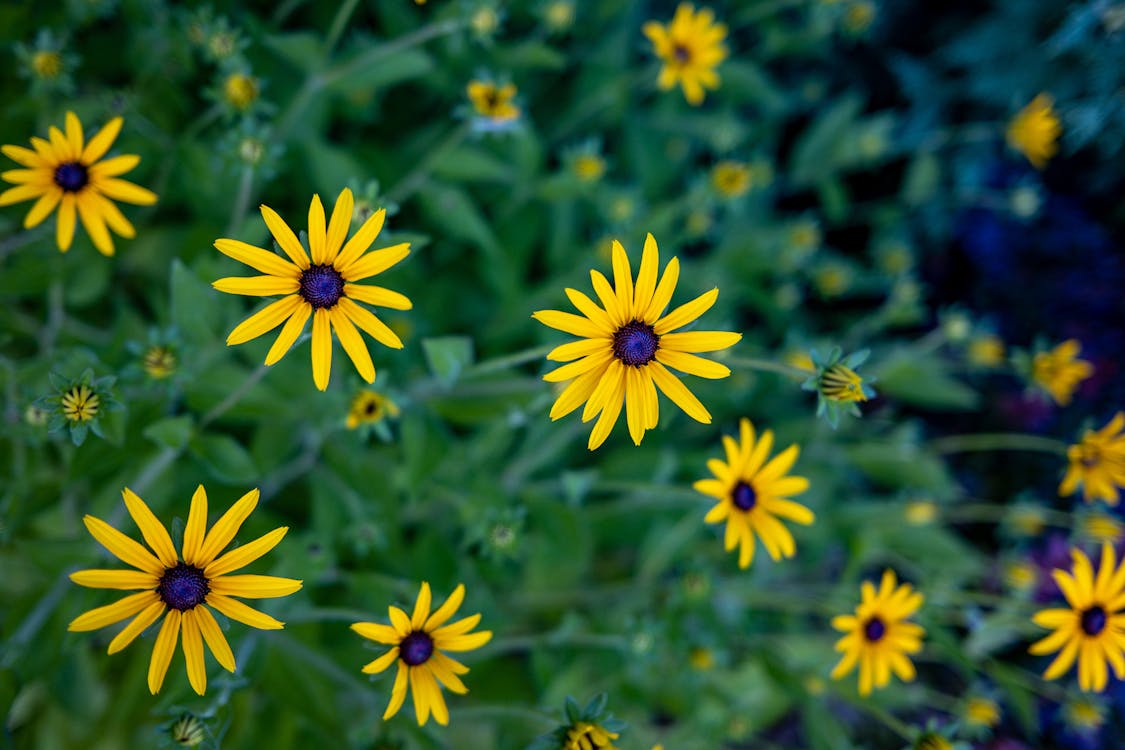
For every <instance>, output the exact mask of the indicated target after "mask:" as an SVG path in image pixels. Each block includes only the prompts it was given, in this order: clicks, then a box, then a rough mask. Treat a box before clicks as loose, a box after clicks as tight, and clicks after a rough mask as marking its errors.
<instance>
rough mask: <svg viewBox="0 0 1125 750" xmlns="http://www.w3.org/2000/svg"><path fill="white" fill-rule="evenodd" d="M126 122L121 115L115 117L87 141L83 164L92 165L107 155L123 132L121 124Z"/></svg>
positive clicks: (83, 151) (83, 153) (83, 152)
mask: <svg viewBox="0 0 1125 750" xmlns="http://www.w3.org/2000/svg"><path fill="white" fill-rule="evenodd" d="M124 122H125V120H124V119H122V118H121V117H114V118H113V119H112V120H110V121H109V122H107V123H106V124H105V125H103V126H102V128H101V130H99V131H98V132H97V133H96V134H95V135H94V137H93V138H91V139H90V140H89V141H88V142H87V143H86V147H85V148H84V149H83V150H82V158H81V159H79V161H81V162H82V163H83V164H88V165H92V164H93V163H94V162H96V161H98V160H99V159H101V158H102V157H103V156H105V155H106V152H108V151H109V148H110V146H112V145H113V142H114V141H115V140H117V135H118V133H120V132H121V126H122V124H124Z"/></svg>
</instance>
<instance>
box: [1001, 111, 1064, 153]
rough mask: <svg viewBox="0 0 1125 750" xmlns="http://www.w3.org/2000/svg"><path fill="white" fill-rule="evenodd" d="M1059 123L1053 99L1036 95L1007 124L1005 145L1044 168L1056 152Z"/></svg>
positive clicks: (1060, 132)
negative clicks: (1006, 143) (1006, 142)
mask: <svg viewBox="0 0 1125 750" xmlns="http://www.w3.org/2000/svg"><path fill="white" fill-rule="evenodd" d="M1060 135H1062V125H1060V124H1059V117H1058V115H1056V114H1055V109H1054V100H1053V99H1051V97H1050V96H1048V95H1047V94H1039V95H1038V96H1036V97H1035V98H1034V99H1032V100H1031V102H1030V103H1029V104H1028V105H1027V106H1026V107H1024V108H1023V109H1021V110H1020V111H1019V112H1018V113H1016V116H1015V117H1013V118H1012V119H1011V121H1010V122H1009V123H1008V131H1007V137H1008V145H1009V146H1011V147H1012V148H1013V149H1015V150H1016V151H1019V152H1020V153H1021V154H1023V155H1024V156H1026V157H1027V160H1028V161H1029V162H1031V163H1032V165H1033V166H1034V167H1035V168H1036V169H1043V167H1045V166H1047V162H1048V161H1050V159H1051V157H1052V156H1054V155H1055V154H1056V153H1058V150H1059V145H1058V140H1059V136H1060Z"/></svg>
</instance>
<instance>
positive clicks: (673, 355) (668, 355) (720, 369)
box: [656, 349, 730, 380]
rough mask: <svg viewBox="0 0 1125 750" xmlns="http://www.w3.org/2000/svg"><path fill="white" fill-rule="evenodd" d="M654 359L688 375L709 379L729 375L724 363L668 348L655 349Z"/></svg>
mask: <svg viewBox="0 0 1125 750" xmlns="http://www.w3.org/2000/svg"><path fill="white" fill-rule="evenodd" d="M656 360H657V361H658V362H660V363H661V364H663V365H667V366H668V367H673V368H675V369H677V370H679V371H680V372H684V373H687V374H688V375H696V376H698V377H701V378H708V379H710V380H718V379H721V378H725V377H728V376H729V375H730V368H729V367H727V366H726V365H722V364H719V363H718V362H712V361H711V360H709V359H704V358H703V357H697V356H695V355H694V354H685V353H684V352H674V351H671V350H668V349H657V350H656Z"/></svg>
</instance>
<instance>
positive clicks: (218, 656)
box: [194, 604, 235, 672]
mask: <svg viewBox="0 0 1125 750" xmlns="http://www.w3.org/2000/svg"><path fill="white" fill-rule="evenodd" d="M194 611H195V613H196V621H197V623H198V625H199V631H200V632H201V633H202V634H203V640H205V641H207V648H209V649H211V654H212V655H213V656H214V657H215V661H217V662H219V665H220V666H222V668H223V669H225V670H227V671H228V672H233V671H234V669H235V662H234V653H233V652H232V651H231V650H230V644H229V643H227V638H226V636H225V635H223V631H222V629H221V628H220V627H219V623H217V622H215V616H214V615H213V614H211V610H209V609H207V607H205V606H203V605H202V604H201V605H199V606H197V607H196V608H195V610H194Z"/></svg>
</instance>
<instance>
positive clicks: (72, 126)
mask: <svg viewBox="0 0 1125 750" xmlns="http://www.w3.org/2000/svg"><path fill="white" fill-rule="evenodd" d="M122 123H123V120H122V119H121V118H120V117H115V118H113V119H112V120H110V121H109V122H107V123H106V124H105V126H104V127H103V128H102V129H101V130H99V131H98V133H97V135H95V136H94V137H93V138H91V139H90V140H89V141H87V140H86V138H85V136H84V135H83V132H82V123H81V121H79V119H78V117H77V116H76V115H75V114H74V113H73V112H67V113H66V133H65V134H64V133H63V131H61V130H59V129H58V128H56V127H55V126H53V125H52V126H51V127H50V129H49V130H48V134H49V136H50V140H49V141H48V140H44V139H43V138H38V137H34V136H33V137H32V138H31V145H32V146H33V147H34V148H35V150H34V151H33V150H31V149H27V148H23V147H22V146H9V145H5V146H3V147H0V150H3V152H4V154H5V155H6V156H7V157H8V158H9V159H12V160H13V161H15V162H18V163H19V164H20V165H21V166H22V167H24V168H23V169H11V170H8V171H7V172H4V173H3V174H0V178H2V179H4V180H5V181H6V182H11V183H13V184H15V185H16V187H14V188H10V189H8V190H5V191H4V192H3V193H0V206H8V205H11V204H13V203H20V202H22V201H29V200H31V199H33V198H36V199H37V200H36V202H35V205H34V206H32V207H31V210H30V211H28V213H27V216H26V217H24V220H23V226H24V228H25V229H31V228H32V227H34V226H36V225H38V224H39V223H40V222H42V221H43V220H44V219H46V218H47V217H48V216H49V215H50V214H51V212H52V211H54V210H55V208H56V207H57V208H58V209H59V211H58V223H57V226H56V231H55V241H56V243H57V244H58V247H59V250H61V251H62V252H64V253H65V252H66V251H67V250H69V249H70V243H71V241H72V240H73V239H74V226H75V223H76V219H81V220H82V226H83V227H85V229H86V233H87V234H89V235H90V239H91V240H93V242H94V246H95V247H96V248H98V250H99V251H100V252H101V253H102V254H103V255H113V252H114V248H113V239H112V238H111V237H110V234H109V230H113V232H114V233H115V234H118V235H120V236H121V237H125V238H132V237H134V236H136V233H137V232H136V229H134V228H133V225H132V224H131V223H130V222H129V220H128V219H126V218H125V217H124V216H123V215H122V213H121V211H120V210H119V209H118V208H117V206H116V205H115V204H114V203H113V201H115V200H116V201H124V202H125V203H134V204H136V205H139V206H148V205H151V204H153V203H155V202H156V195H155V194H154V193H152V192H150V191H148V190H146V189H144V188H143V187H140V186H138V185H134V184H133V183H131V182H126V181H125V180H122V179H121V178H120V175H123V174H125V173H126V172H128V171H129V170H131V169H132V168H133V167H135V166H137V163H138V162H139V161H140V157H139V156H134V155H132V154H126V155H122V156H115V157H113V158H111V159H103V158H102V157H103V156H105V155H106V152H107V151H109V148H110V146H112V145H113V141H114V140H115V139H116V138H117V134H118V133H120V132H121V125H122Z"/></svg>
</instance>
